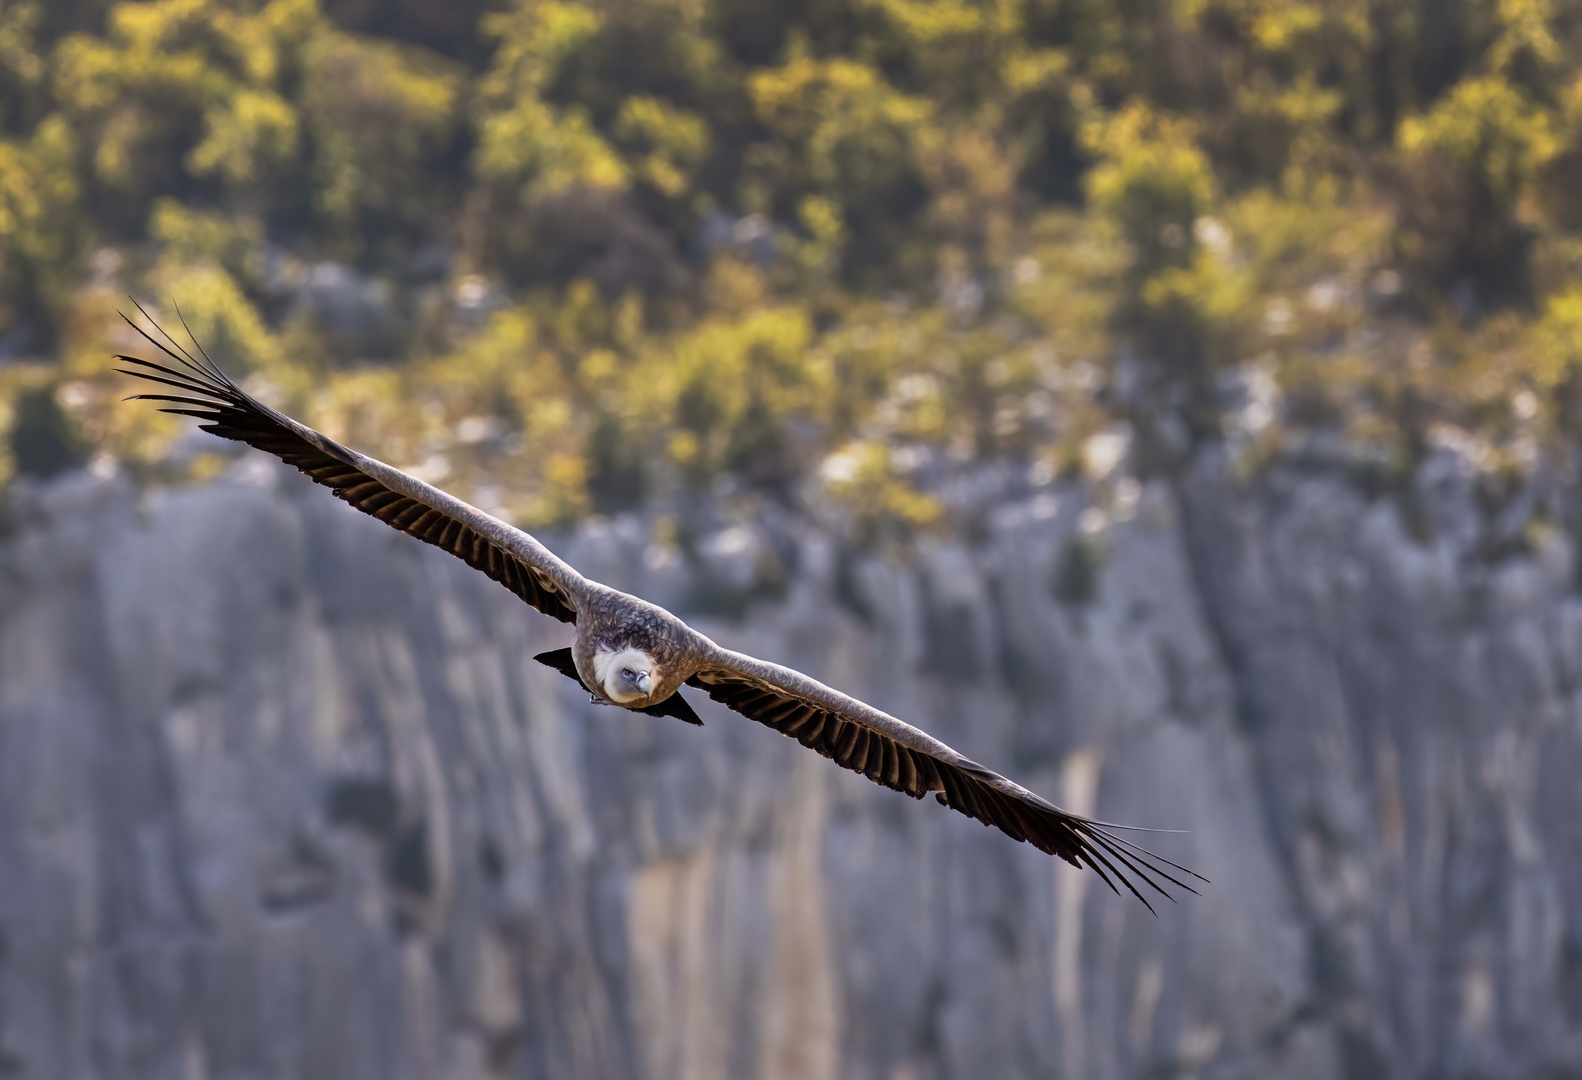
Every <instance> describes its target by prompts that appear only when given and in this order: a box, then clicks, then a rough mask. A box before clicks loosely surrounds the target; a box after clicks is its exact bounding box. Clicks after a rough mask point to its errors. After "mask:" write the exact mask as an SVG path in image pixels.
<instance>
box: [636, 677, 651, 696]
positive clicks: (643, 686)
mask: <svg viewBox="0 0 1582 1080" xmlns="http://www.w3.org/2000/svg"><path fill="white" fill-rule="evenodd" d="M637 688H638V689H639V690H641V691H642V692H643V696H644V697H647V696H648V695H649V694H652V693H653V692H654V677H653V676H652V675H650V674H649V673H648V672H646V671H640V672H638V673H637Z"/></svg>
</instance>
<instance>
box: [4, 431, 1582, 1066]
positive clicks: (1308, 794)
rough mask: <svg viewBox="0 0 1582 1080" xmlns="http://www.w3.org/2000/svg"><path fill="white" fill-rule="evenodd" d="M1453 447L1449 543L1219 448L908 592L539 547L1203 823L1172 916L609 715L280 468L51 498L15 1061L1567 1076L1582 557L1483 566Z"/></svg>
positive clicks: (492, 611) (1573, 1008)
mask: <svg viewBox="0 0 1582 1080" xmlns="http://www.w3.org/2000/svg"><path fill="white" fill-rule="evenodd" d="M1455 466H1456V463H1455V462H1454V461H1453V460H1448V459H1447V461H1443V462H1440V463H1439V465H1438V466H1436V467H1437V468H1438V469H1439V471H1438V472H1437V473H1433V474H1432V475H1429V474H1425V476H1426V478H1425V480H1424V486H1423V492H1422V494H1423V498H1422V499H1420V500H1418V502H1417V503H1414V505H1419V506H1421V507H1426V508H1427V510H1425V511H1423V512H1422V513H1419V514H1417V515H1416V516H1415V517H1414V515H1413V514H1403V513H1402V512H1401V510H1400V509H1399V507H1398V505H1397V503H1396V502H1394V501H1391V500H1370V499H1368V498H1366V497H1365V496H1363V495H1361V494H1359V493H1358V491H1357V490H1356V489H1355V488H1354V487H1353V486H1351V485H1350V484H1348V483H1347V482H1346V481H1345V480H1344V479H1342V478H1339V477H1330V476H1327V475H1324V474H1306V475H1297V474H1295V473H1294V472H1286V471H1282V470H1280V469H1275V470H1271V471H1270V472H1268V473H1267V474H1265V475H1264V476H1263V477H1261V478H1260V479H1258V480H1257V481H1255V482H1251V483H1248V484H1245V485H1241V486H1238V485H1237V484H1235V483H1233V482H1232V481H1231V480H1229V479H1227V471H1226V470H1225V469H1224V468H1223V467H1222V466H1221V465H1219V464H1216V463H1215V462H1214V461H1206V462H1205V463H1204V464H1203V465H1202V467H1201V468H1199V470H1198V471H1197V472H1196V473H1195V474H1194V475H1193V477H1191V478H1190V479H1189V480H1187V481H1185V482H1183V483H1182V484H1181V485H1179V486H1178V487H1176V488H1174V489H1172V488H1167V487H1165V486H1163V485H1156V486H1149V487H1144V488H1142V489H1140V490H1139V489H1137V488H1136V487H1135V485H1130V486H1127V485H1121V486H1120V487H1118V488H1117V489H1115V490H1112V491H1111V492H1109V493H1107V494H1106V493H1103V492H1100V493H1097V494H1095V493H1092V492H1083V491H1079V490H1075V489H1062V488H1059V487H1058V486H1051V487H1046V488H1042V489H1031V490H1025V489H1024V490H1023V491H1022V493H1021V494H1015V495H1011V496H1007V497H996V498H993V499H988V500H986V501H985V510H984V513H983V514H982V515H981V516H980V517H979V519H978V520H979V522H980V527H979V528H978V529H976V530H975V534H976V535H974V536H973V538H972V539H971V540H970V542H968V541H963V542H962V543H960V544H939V545H935V546H929V547H925V548H924V549H922V550H921V551H919V552H918V553H917V554H916V555H915V557H914V558H912V559H911V560H910V561H909V562H906V563H901V562H896V561H888V560H885V559H883V558H879V557H876V556H868V555H861V554H853V553H852V552H851V551H849V550H846V549H844V548H843V547H842V545H840V544H839V543H838V542H836V541H835V540H832V539H831V538H830V537H829V536H827V535H825V534H823V533H820V532H819V531H817V530H815V529H811V528H805V527H799V526H796V525H794V524H781V525H778V526H776V527H774V528H773V529H765V528H758V527H755V526H754V525H753V524H752V523H742V524H739V525H736V526H734V527H729V528H724V529H722V530H720V531H718V532H715V533H713V534H711V535H707V536H704V537H702V538H701V539H700V540H699V541H698V542H697V543H696V544H695V545H692V546H690V547H689V548H688V550H687V551H684V552H683V551H678V550H674V549H671V548H667V547H665V546H662V545H659V544H657V543H655V542H653V541H652V539H651V535H652V532H653V530H651V529H649V528H648V527H647V526H646V525H644V524H642V523H641V522H638V521H635V520H633V521H622V522H617V523H615V524H613V525H608V526H603V527H598V528H594V527H590V528H588V529H586V530H584V531H583V532H581V533H579V534H578V535H576V536H574V537H570V538H562V539H560V540H557V541H556V542H555V546H556V547H557V548H559V549H560V550H561V551H562V552H563V553H564V554H566V555H567V556H568V557H570V558H571V559H572V560H573V561H574V562H576V563H577V564H578V565H579V566H580V567H581V568H582V569H584V570H585V571H587V572H589V573H591V574H594V575H596V576H599V577H601V578H603V579H604V580H606V581H609V582H610V583H612V584H615V585H618V586H621V587H624V588H628V589H630V590H632V591H636V592H640V593H642V594H644V595H646V596H649V597H650V598H652V599H654V600H657V601H659V602H661V603H665V604H668V605H673V606H674V607H675V608H676V609H677V610H678V611H680V612H682V613H683V614H685V615H688V616H689V617H692V618H693V619H694V620H695V621H697V622H698V623H699V625H701V626H702V628H703V629H704V630H705V631H706V632H708V633H710V634H711V635H713V636H714V637H716V638H717V639H718V640H721V641H722V642H724V643H727V644H730V645H732V646H734V647H738V648H742V649H746V650H749V651H753V652H756V653H759V654H760V655H765V656H769V657H772V658H774V659H777V660H781V661H784V662H787V663H790V664H793V665H796V666H799V667H802V668H804V669H805V670H808V671H810V672H812V673H815V674H817V675H818V676H820V677H822V678H824V679H825V680H826V681H829V682H832V683H834V684H835V685H837V686H840V687H842V688H845V689H847V690H850V691H852V692H854V693H857V694H859V695H861V696H863V697H865V698H867V699H868V700H870V701H873V702H874V703H876V704H878V705H879V706H881V707H882V708H885V709H887V710H888V711H890V712H892V713H895V714H897V715H900V716H903V717H907V718H911V719H914V720H915V721H916V722H917V723H919V724H920V725H922V726H924V727H926V728H927V729H928V730H929V731H931V732H932V733H934V734H936V735H937V736H939V737H940V738H943V739H944V740H946V741H947V742H949V743H951V744H953V745H955V746H956V747H958V748H959V749H961V750H962V751H964V752H966V753H968V754H969V755H971V756H973V757H974V758H977V759H978V760H981V761H983V762H985V763H986V764H989V765H991V766H993V767H996V768H999V769H1001V770H1002V771H1004V772H1007V773H1008V774H1010V775H1011V776H1013V777H1014V778H1016V779H1017V780H1019V781H1020V782H1022V783H1024V784H1026V785H1027V786H1029V787H1032V788H1034V789H1036V790H1039V791H1041V792H1044V793H1046V794H1048V795H1050V796H1051V797H1053V798H1055V799H1056V800H1057V801H1060V802H1062V803H1063V804H1065V805H1067V806H1068V807H1071V808H1073V809H1077V810H1082V811H1089V812H1093V813H1096V814H1097V815H1098V816H1100V817H1103V818H1105V819H1107V820H1114V821H1121V822H1126V823H1136V824H1146V825H1157V826H1163V827H1171V828H1184V829H1188V830H1190V835H1185V836H1156V837H1152V838H1150V843H1151V845H1152V846H1155V847H1156V848H1157V849H1159V850H1160V851H1161V852H1162V853H1164V854H1166V855H1168V856H1170V857H1172V858H1175V859H1177V860H1178V861H1181V862H1184V863H1186V864H1188V865H1191V866H1193V867H1195V868H1197V869H1200V870H1201V871H1203V872H1204V873H1205V874H1206V875H1207V876H1208V877H1210V878H1212V879H1213V884H1212V885H1210V886H1207V887H1205V889H1204V895H1203V896H1202V897H1190V896H1188V897H1185V898H1184V899H1183V900H1182V902H1181V903H1179V904H1169V903H1165V904H1163V905H1162V907H1161V911H1160V914H1159V917H1158V918H1154V917H1153V916H1150V915H1149V914H1148V912H1147V911H1145V910H1144V909H1143V908H1142V907H1141V905H1139V904H1137V903H1136V901H1135V900H1132V899H1130V898H1118V897H1115V896H1112V895H1110V894H1109V893H1108V891H1107V890H1105V889H1104V888H1103V886H1102V884H1101V883H1100V882H1099V881H1098V880H1097V879H1096V878H1094V877H1093V876H1091V875H1085V874H1080V873H1077V872H1076V871H1073V870H1071V869H1070V868H1068V867H1066V866H1065V865H1064V864H1061V863H1059V862H1057V861H1055V860H1051V859H1049V858H1047V857H1045V856H1043V855H1041V854H1039V853H1038V852H1037V851H1034V850H1032V849H1030V848H1028V847H1026V846H1025V845H1019V844H1016V843H1014V842H1012V841H1010V840H1008V839H1007V838H1005V837H1004V836H1002V835H1000V834H998V833H997V832H992V831H989V830H985V829H983V828H982V827H981V826H979V825H977V824H975V823H973V822H970V821H967V820H966V819H963V818H960V817H958V816H956V815H954V814H951V813H949V812H948V811H946V810H944V809H943V808H941V807H938V806H936V805H934V804H932V803H931V802H925V803H922V804H917V803H913V802H912V801H911V800H908V799H906V798H904V797H902V796H900V795H897V794H895V793H893V792H888V791H885V790H883V789H880V788H877V787H875V786H873V785H871V784H869V783H867V782H866V781H865V780H862V779H861V778H859V777H855V776H852V775H849V774H846V773H843V772H841V771H839V770H838V769H836V768H834V767H833V766H832V765H831V764H830V763H828V762H826V761H825V760H823V759H822V758H819V757H817V756H815V755H813V754H810V753H808V752H806V751H804V750H802V749H801V748H799V747H798V746H796V745H795V744H794V743H792V742H791V741H789V740H785V739H782V738H780V737H778V736H776V735H775V734H774V733H773V732H771V731H769V730H768V729H765V728H760V727H758V726H757V725H754V724H752V723H751V722H749V721H746V720H744V719H741V718H739V717H736V716H734V715H732V714H730V713H727V712H724V711H722V710H721V709H719V708H718V707H716V706H713V705H712V704H708V703H701V702H700V703H698V709H699V712H700V714H701V715H702V716H703V717H704V720H705V722H706V727H705V728H703V729H702V730H697V729H693V728H689V727H687V726H685V725H682V724H680V723H678V722H675V721H670V720H653V719H649V718H646V717H642V716H637V715H631V714H625V713H622V712H618V711H616V710H613V709H608V708H600V707H595V706H591V705H589V704H588V703H587V702H586V698H585V695H580V694H579V693H577V692H576V688H575V687H573V686H572V685H571V684H570V683H569V682H567V681H566V680H564V679H563V678H562V677H561V676H559V675H557V674H555V673H554V672H551V671H550V670H548V669H546V668H543V667H541V666H539V665H537V664H534V663H533V662H532V661H531V659H530V657H531V655H532V654H533V653H534V652H537V651H540V650H542V649H546V648H553V647H558V646H559V645H561V644H564V643H565V641H566V638H567V631H566V629H565V628H564V627H561V626H559V625H558V624H554V623H552V622H550V621H549V620H547V619H544V618H542V617H541V616H538V615H537V614H535V613H534V612H532V611H530V610H528V609H527V608H526V607H524V606H522V605H521V604H519V603H518V602H517V601H516V600H515V599H514V598H513V597H512V596H510V595H509V594H508V593H506V592H505V591H504V590H503V589H500V588H499V587H498V586H496V585H494V584H493V583H491V582H489V581H487V580H486V579H484V578H483V577H482V576H480V575H477V574H474V573H472V572H471V571H469V570H467V569H466V568H465V567H464V566H462V565H461V564H460V563H457V562H455V561H453V560H450V559H447V558H446V557H445V556H443V555H441V554H439V553H437V552H435V551H433V550H431V549H427V548H424V547H422V546H421V545H419V544H416V543H413V542H411V541H410V540H407V539H406V538H404V537H401V536H398V535H395V534H392V533H389V532H388V531H387V530H385V529H384V528H383V527H382V526H380V525H378V524H377V523H374V522H371V521H368V520H365V519H361V518H359V517H357V516H356V515H355V514H353V513H352V512H351V511H349V510H347V509H346V508H345V507H343V506H341V505H340V504H338V503H336V502H334V500H331V499H329V498H327V497H326V496H325V495H324V493H323V492H320V491H316V490H313V489H311V488H310V487H309V486H308V485H307V484H306V483H305V482H303V481H301V480H300V479H298V478H296V477H295V476H294V475H287V474H286V473H285V472H284V471H283V470H277V469H275V468H273V467H268V466H265V465H264V464H262V463H261V462H257V461H254V460H253V459H244V460H243V462H242V463H241V464H240V465H239V466H238V467H237V468H236V469H235V470H233V472H232V473H231V474H230V475H228V476H227V477H226V478H225V479H223V480H222V481H219V482H216V483H214V484H212V485H209V486H207V487H204V488H201V489H192V490H178V491H168V492H162V493H158V494H154V495H150V496H143V497H140V496H138V495H136V494H135V493H133V492H132V491H131V490H130V489H129V488H127V487H126V486H124V485H122V484H119V483H117V482H114V481H92V480H90V479H88V478H87V477H86V476H81V475H79V476H78V477H76V478H73V479H68V480H66V481H62V482H59V483H57V484H55V485H54V486H51V487H48V488H45V489H39V490H32V491H22V492H18V493H16V495H15V497H14V498H13V500H12V505H11V508H10V515H9V517H10V522H11V525H10V528H9V532H8V533H7V535H6V537H5V539H4V540H3V541H0V868H3V874H4V888H3V889H0V1077H7V1078H11V1077H18V1078H20V1077H26V1078H40V1080H42V1078H61V1077H70V1078H78V1077H82V1078H99V1077H103V1078H122V1077H128V1078H130V1077H136V1078H143V1077H148V1078H167V1077H168V1078H171V1080H199V1078H227V1080H229V1078H236V1080H241V1078H249V1080H252V1078H259V1080H277V1078H278V1080H296V1078H301V1080H399V1078H412V1080H428V1078H435V1077H446V1078H457V1080H460V1078H482V1077H512V1078H517V1077H521V1078H540V1077H542V1078H546V1080H548V1078H557V1080H559V1078H564V1077H578V1078H589V1080H593V1078H611V1080H627V1078H634V1077H641V1078H647V1080H728V1078H738V1077H754V1078H763V1080H793V1078H798V1080H800V1078H807V1077H841V1078H846V1080H935V1078H939V1080H943V1078H963V1080H966V1078H977V1077H999V1078H1015V1077H1029V1078H1030V1077H1066V1078H1084V1080H1086V1078H1099V1080H1104V1078H1111V1077H1153V1076H1173V1077H1174V1076H1179V1077H1185V1076H1201V1077H1215V1078H1226V1080H1230V1078H1242V1077H1245V1078H1249V1080H1251V1078H1264V1077H1272V1076H1281V1077H1301V1078H1328V1077H1336V1078H1338V1077H1352V1078H1360V1080H1368V1078H1382V1077H1469V1078H1470V1077H1507V1076H1508V1077H1518V1076H1521V1077H1530V1076H1538V1077H1549V1078H1554V1080H1559V1078H1562V1077H1578V1076H1582V711H1579V702H1578V692H1579V687H1582V599H1579V597H1578V594H1577V590H1576V580H1577V574H1576V571H1575V568H1574V565H1573V563H1574V555H1573V547H1572V544H1571V542H1570V541H1569V540H1568V539H1567V538H1566V536H1565V535H1564V534H1563V533H1562V532H1560V531H1558V530H1553V531H1548V532H1545V531H1543V530H1541V529H1537V528H1529V529H1528V534H1529V535H1530V536H1531V537H1533V538H1534V539H1533V540H1532V542H1531V543H1530V544H1528V545H1527V546H1526V547H1525V548H1523V549H1521V550H1520V551H1517V552H1515V553H1507V554H1505V555H1503V556H1501V557H1498V558H1494V557H1492V556H1490V555H1489V554H1488V551H1487V545H1486V544H1485V543H1484V542H1483V541H1484V539H1485V536H1484V532H1485V530H1484V529H1483V527H1482V526H1481V525H1480V524H1478V523H1479V522H1481V521H1482V520H1483V516H1482V515H1481V513H1480V512H1479V511H1477V509H1476V503H1475V500H1474V499H1473V498H1472V495H1471V494H1470V491H1469V490H1468V489H1467V487H1466V485H1465V484H1464V483H1463V482H1462V480H1460V479H1458V477H1459V474H1458V473H1457V471H1456V467H1455ZM1436 478H1437V479H1436ZM1117 492H1118V494H1117ZM1093 499H1098V504H1097V505H1090V500H1093ZM1084 511H1087V512H1086V513H1084ZM1424 515H1426V516H1424ZM1419 518H1422V520H1418V519H1419ZM1403 521H1412V522H1413V527H1412V528H1411V529H1408V528H1407V527H1406V526H1405V525H1403ZM744 613H745V614H744Z"/></svg>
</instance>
